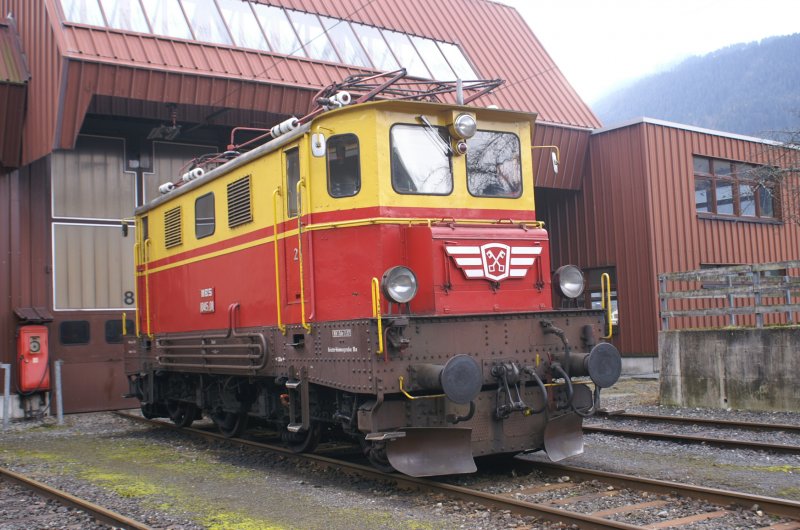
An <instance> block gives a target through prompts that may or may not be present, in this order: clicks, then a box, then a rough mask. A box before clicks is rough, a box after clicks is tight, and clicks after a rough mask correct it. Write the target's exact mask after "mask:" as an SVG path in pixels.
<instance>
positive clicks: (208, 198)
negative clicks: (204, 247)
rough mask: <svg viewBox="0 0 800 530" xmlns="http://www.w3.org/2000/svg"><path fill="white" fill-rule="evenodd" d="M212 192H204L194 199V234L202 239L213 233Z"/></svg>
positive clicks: (214, 225)
mask: <svg viewBox="0 0 800 530" xmlns="http://www.w3.org/2000/svg"><path fill="white" fill-rule="evenodd" d="M215 227H216V220H215V217H214V193H213V192H212V193H206V194H205V195H203V196H202V197H198V198H197V200H196V201H194V235H195V237H197V239H203V238H204V237H208V236H210V235H213V234H214V229H215Z"/></svg>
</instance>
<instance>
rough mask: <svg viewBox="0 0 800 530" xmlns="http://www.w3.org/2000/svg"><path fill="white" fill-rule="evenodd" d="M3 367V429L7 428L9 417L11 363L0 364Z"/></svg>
mask: <svg viewBox="0 0 800 530" xmlns="http://www.w3.org/2000/svg"><path fill="white" fill-rule="evenodd" d="M0 368H2V369H3V372H4V376H3V430H4V431H5V430H6V429H8V422H9V420H10V419H11V365H10V364H5V363H3V364H0Z"/></svg>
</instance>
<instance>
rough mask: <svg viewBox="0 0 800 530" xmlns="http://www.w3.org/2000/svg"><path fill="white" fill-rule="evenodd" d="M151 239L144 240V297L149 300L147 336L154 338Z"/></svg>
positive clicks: (146, 307) (146, 312)
mask: <svg viewBox="0 0 800 530" xmlns="http://www.w3.org/2000/svg"><path fill="white" fill-rule="evenodd" d="M151 244H152V243H151V241H150V238H149V237H148V238H147V239H145V240H144V296H145V297H146V298H147V301H146V302H145V318H146V323H147V336H148V337H149V338H151V339H152V338H153V331H152V329H151V328H150V272H149V268H150V267H149V266H150V245H151Z"/></svg>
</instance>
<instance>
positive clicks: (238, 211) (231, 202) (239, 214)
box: [228, 175, 253, 228]
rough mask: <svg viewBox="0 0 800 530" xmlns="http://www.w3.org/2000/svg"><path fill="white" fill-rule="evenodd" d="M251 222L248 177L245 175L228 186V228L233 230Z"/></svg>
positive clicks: (251, 212) (251, 213)
mask: <svg viewBox="0 0 800 530" xmlns="http://www.w3.org/2000/svg"><path fill="white" fill-rule="evenodd" d="M252 220H253V211H252V208H251V206H250V175H247V176H246V177H243V178H240V179H239V180H235V181H233V182H231V183H230V184H228V227H229V228H233V227H234V226H239V225H243V224H245V223H249V222H250V221H252Z"/></svg>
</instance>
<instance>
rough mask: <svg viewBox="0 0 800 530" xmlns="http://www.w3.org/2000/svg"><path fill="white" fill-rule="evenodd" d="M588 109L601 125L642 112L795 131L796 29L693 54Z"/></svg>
mask: <svg viewBox="0 0 800 530" xmlns="http://www.w3.org/2000/svg"><path fill="white" fill-rule="evenodd" d="M676 38H680V37H679V36H676ZM593 109H594V111H595V112H596V113H597V115H598V117H599V118H600V119H601V120H602V122H603V124H604V125H606V126H613V125H614V124H617V123H620V122H623V121H626V120H630V119H632V118H638V117H641V116H647V117H649V118H658V119H662V120H668V121H674V122H679V123H684V124H687V125H694V126H697V127H705V128H709V129H717V130H722V131H728V132H734V133H739V134H745V135H750V136H757V137H764V138H769V137H775V136H776V135H775V134H774V133H775V131H786V130H795V131H796V130H800V33H796V34H794V35H790V36H785V37H771V38H768V39H764V40H762V41H760V42H753V43H748V44H738V45H734V46H729V47H727V48H723V49H721V50H718V51H716V52H713V53H710V54H708V55H704V56H699V57H692V58H690V59H687V60H685V61H683V62H682V63H680V64H679V65H678V66H676V67H675V68H674V69H672V70H670V71H666V72H662V73H659V74H655V75H652V76H649V77H645V78H642V79H640V80H639V81H636V82H635V83H633V84H632V85H630V86H628V87H626V88H623V89H620V90H619V91H617V92H615V93H613V94H611V95H610V96H608V97H606V98H604V99H603V100H601V101H599V102H598V103H596V104H595V105H594V106H593Z"/></svg>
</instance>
